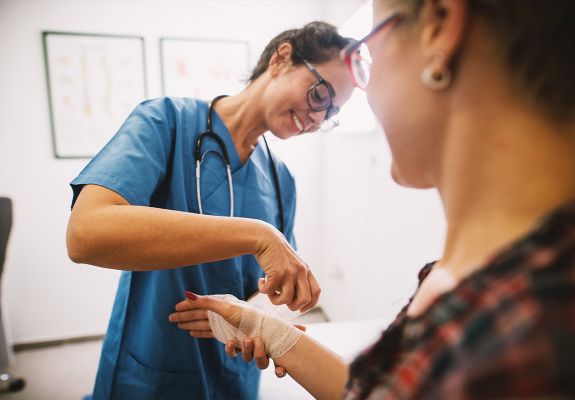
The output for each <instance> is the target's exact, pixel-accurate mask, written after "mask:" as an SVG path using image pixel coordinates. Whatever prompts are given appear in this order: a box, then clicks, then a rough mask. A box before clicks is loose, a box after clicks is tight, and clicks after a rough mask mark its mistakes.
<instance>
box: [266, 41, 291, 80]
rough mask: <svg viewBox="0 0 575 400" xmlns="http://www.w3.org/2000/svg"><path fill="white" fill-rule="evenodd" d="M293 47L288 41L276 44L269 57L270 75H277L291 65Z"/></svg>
mask: <svg viewBox="0 0 575 400" xmlns="http://www.w3.org/2000/svg"><path fill="white" fill-rule="evenodd" d="M293 51H294V48H293V46H292V44H291V43H290V42H288V41H284V42H281V43H279V44H278V46H277V48H276V51H275V52H274V53H273V54H272V56H271V57H270V62H269V64H268V69H269V71H270V74H271V76H273V77H274V76H277V75H278V74H279V73H280V72H281V71H283V70H285V69H287V68H289V67H291V66H292V54H293Z"/></svg>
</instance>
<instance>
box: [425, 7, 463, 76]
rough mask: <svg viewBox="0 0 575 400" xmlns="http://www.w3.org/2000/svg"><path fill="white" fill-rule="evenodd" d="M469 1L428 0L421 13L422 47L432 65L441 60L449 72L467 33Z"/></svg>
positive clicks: (442, 66)
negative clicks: (433, 62) (449, 67)
mask: <svg viewBox="0 0 575 400" xmlns="http://www.w3.org/2000/svg"><path fill="white" fill-rule="evenodd" d="M468 20H469V5H468V1H467V0H425V1H424V5H423V7H422V9H421V15H420V21H421V26H422V29H421V36H420V46H421V49H422V51H423V56H424V58H425V59H426V60H429V62H432V60H436V61H437V58H438V57H440V58H441V61H439V62H441V63H442V65H440V67H441V68H447V67H448V66H449V64H450V63H451V61H452V60H453V58H454V57H455V54H457V52H458V51H459V49H460V47H461V45H462V43H463V40H464V38H465V35H466V33H467V23H468Z"/></svg>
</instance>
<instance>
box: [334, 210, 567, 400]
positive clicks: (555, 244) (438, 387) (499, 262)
mask: <svg viewBox="0 0 575 400" xmlns="http://www.w3.org/2000/svg"><path fill="white" fill-rule="evenodd" d="M431 268H432V264H427V265H426V266H425V267H424V268H423V269H422V270H421V272H420V273H419V279H420V284H421V282H422V281H423V279H425V277H426V276H427V274H428V273H429V271H430V270H431ZM406 312H407V306H406V307H404V308H403V310H402V311H401V312H400V313H399V315H398V316H397V318H396V319H395V321H394V322H393V323H392V324H391V325H390V326H389V327H388V328H387V329H386V330H385V331H384V332H383V334H382V336H381V338H380V340H379V341H378V342H377V343H375V344H374V345H373V346H372V347H371V348H369V349H368V350H366V351H365V352H364V353H363V354H361V355H360V356H359V357H358V358H357V359H356V360H355V361H354V362H353V363H352V365H351V367H350V380H349V382H348V384H347V387H346V391H345V393H344V396H343V397H344V399H360V398H361V399H363V398H370V399H517V398H538V399H539V398H547V399H548V398H568V399H575V201H573V202H570V203H569V204H567V205H565V206H563V207H561V208H559V209H557V210H555V211H554V212H552V213H551V214H549V215H548V216H547V217H546V218H544V219H543V220H542V221H541V222H540V224H538V226H537V227H536V228H535V229H534V230H533V231H532V232H530V233H529V234H528V235H526V236H524V237H523V238H522V239H520V240H518V241H516V242H515V243H514V244H513V245H512V246H509V247H508V248H506V249H504V250H503V251H501V252H499V253H498V254H497V255H496V256H495V257H493V258H492V259H491V260H489V262H488V263H487V265H485V266H484V268H481V269H479V270H478V271H476V272H475V273H473V274H472V275H470V276H469V277H467V278H466V279H464V280H463V281H462V282H460V283H459V284H458V285H457V287H456V288H455V289H454V290H452V291H450V292H448V293H445V294H443V295H441V296H440V297H439V298H438V299H437V300H436V301H435V302H434V303H433V304H432V305H431V306H430V308H429V309H428V310H427V311H426V312H425V313H424V314H423V315H421V316H418V317H416V318H410V317H407V315H406Z"/></svg>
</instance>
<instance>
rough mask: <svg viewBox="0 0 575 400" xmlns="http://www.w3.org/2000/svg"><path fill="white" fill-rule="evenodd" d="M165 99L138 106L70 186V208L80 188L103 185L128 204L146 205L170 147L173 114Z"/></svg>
mask: <svg viewBox="0 0 575 400" xmlns="http://www.w3.org/2000/svg"><path fill="white" fill-rule="evenodd" d="M175 107H176V106H175V105H174V103H173V101H172V100H171V99H169V98H162V99H155V100H147V101H144V102H142V103H141V104H140V105H138V106H137V107H136V108H135V109H134V111H133V112H132V113H131V114H130V116H129V117H128V118H127V119H126V121H125V122H124V124H123V125H122V126H121V128H120V129H119V130H118V132H117V133H116V134H115V135H114V137H113V138H112V139H111V140H110V141H109V142H108V143H107V144H106V146H104V148H103V149H102V150H101V151H100V152H99V153H98V154H97V155H96V156H95V157H94V158H93V159H92V160H91V161H90V163H89V164H88V165H87V166H86V167H85V168H84V169H83V170H82V172H81V173H80V175H78V177H77V178H76V179H74V180H73V181H72V183H71V186H72V190H73V191H74V196H73V200H72V206H73V205H74V203H75V201H76V199H77V196H78V194H79V193H80V191H81V190H82V187H83V186H84V185H87V184H96V185H100V186H104V187H106V188H108V189H110V190H113V191H114V192H116V193H118V194H119V195H121V196H122V197H123V198H124V199H126V200H127V201H128V203H130V204H131V205H144V206H149V205H150V199H151V198H152V196H153V194H154V192H155V191H156V189H157V187H158V185H159V184H160V183H161V182H162V180H163V179H164V177H165V175H166V170H167V166H168V162H169V159H170V154H171V151H172V147H173V138H174V135H175V134H174V124H175V121H174V120H175V113H174V108H175Z"/></svg>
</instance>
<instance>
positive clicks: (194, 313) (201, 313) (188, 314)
mask: <svg viewBox="0 0 575 400" xmlns="http://www.w3.org/2000/svg"><path fill="white" fill-rule="evenodd" d="M207 318H208V312H207V311H206V310H189V311H178V312H175V313H172V314H170V315H169V317H168V320H169V321H170V322H184V321H195V320H198V319H207Z"/></svg>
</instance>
